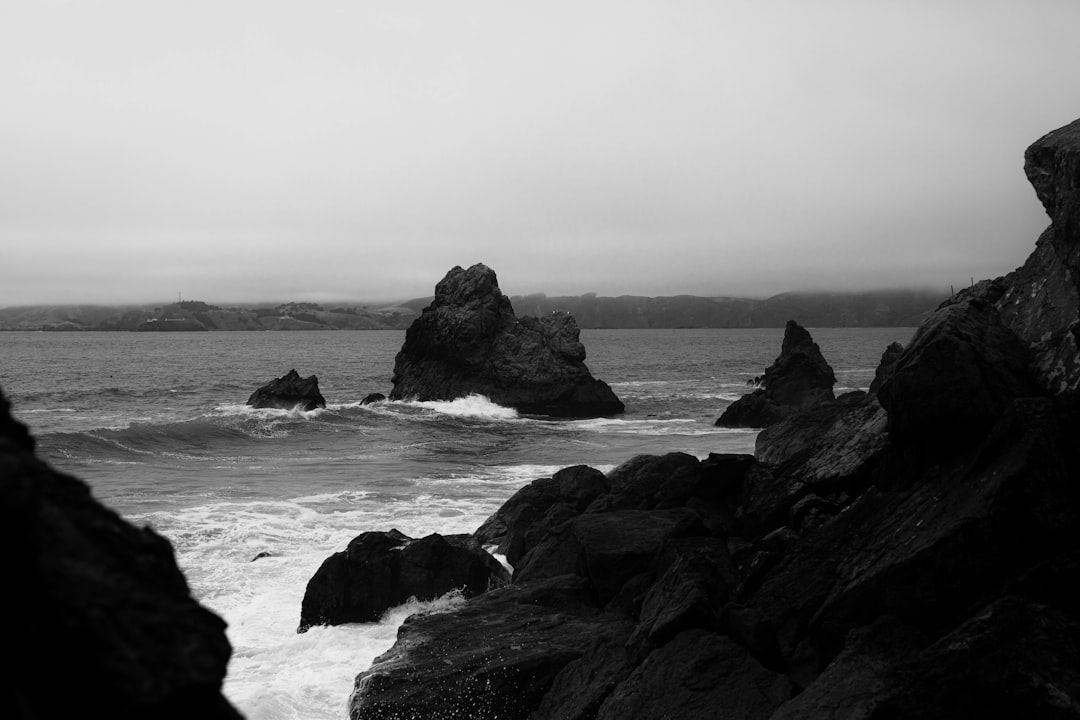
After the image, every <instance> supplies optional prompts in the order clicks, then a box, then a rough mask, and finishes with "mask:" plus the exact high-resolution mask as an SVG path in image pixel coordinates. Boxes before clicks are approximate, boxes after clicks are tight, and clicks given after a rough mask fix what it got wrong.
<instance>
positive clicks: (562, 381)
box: [390, 264, 625, 417]
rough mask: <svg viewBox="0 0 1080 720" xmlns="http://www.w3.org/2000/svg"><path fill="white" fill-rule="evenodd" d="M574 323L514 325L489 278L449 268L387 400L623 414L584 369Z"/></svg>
mask: <svg viewBox="0 0 1080 720" xmlns="http://www.w3.org/2000/svg"><path fill="white" fill-rule="evenodd" d="M578 335H579V330H578V326H577V323H576V322H575V321H574V318H573V317H572V316H570V315H569V314H566V313H561V314H553V315H551V316H548V317H545V318H534V317H521V318H518V317H515V315H514V310H513V307H512V306H511V304H510V299H509V298H507V297H506V296H505V295H503V294H502V292H501V291H500V290H499V285H498V281H497V279H496V277H495V272H494V271H493V270H491V269H490V268H488V267H486V266H485V265H482V264H476V265H473V266H472V267H470V268H469V269H468V270H463V269H461V268H460V267H455V268H453V269H452V270H450V272H448V273H447V274H446V277H444V278H443V279H442V280H441V281H440V282H439V283H438V284H437V285H436V286H435V299H434V300H433V301H432V302H431V304H430V305H428V306H427V307H426V308H424V311H423V312H422V313H421V315H420V317H419V318H417V319H416V320H415V321H413V324H412V325H411V326H409V329H408V331H407V332H406V334H405V343H404V345H402V348H401V351H400V352H399V353H398V355H397V358H396V359H395V361H394V376H393V384H394V387H393V390H391V392H390V399H392V400H405V399H416V400H453V399H456V398H461V397H466V396H468V395H472V394H478V395H483V396H485V397H487V398H488V399H489V400H491V401H492V402H494V403H497V404H499V405H504V406H507V407H512V408H515V409H517V410H519V411H521V412H525V413H532V414H539V415H552V416H559V417H594V416H603V415H612V414H617V413H621V412H623V410H624V409H625V408H624V406H623V404H622V402H621V401H620V400H619V399H618V398H617V397H616V396H615V393H614V392H612V390H611V388H610V387H608V385H607V383H605V382H603V381H601V380H597V379H595V378H594V377H593V376H592V374H591V373H590V372H589V369H588V368H587V367H586V366H585V346H584V345H582V344H581V341H580V340H579V339H578Z"/></svg>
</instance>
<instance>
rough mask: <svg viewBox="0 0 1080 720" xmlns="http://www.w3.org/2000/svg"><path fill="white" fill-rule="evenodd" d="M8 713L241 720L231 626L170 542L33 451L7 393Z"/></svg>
mask: <svg viewBox="0 0 1080 720" xmlns="http://www.w3.org/2000/svg"><path fill="white" fill-rule="evenodd" d="M0 545H2V546H3V547H4V548H5V549H6V554H7V558H8V560H7V562H5V564H4V591H3V592H2V593H0V613H2V615H3V617H4V618H6V619H7V621H8V622H7V627H6V628H5V630H4V642H3V645H2V647H3V649H2V650H0V658H2V660H3V665H4V668H5V669H4V681H3V687H4V701H3V704H4V708H5V710H4V712H3V713H2V714H3V715H4V717H12V718H19V719H22V718H27V719H30V718H57V717H83V716H88V717H110V718H125V719H131V720H134V719H135V718H146V717H155V718H166V719H175V720H180V719H181V718H184V719H186V718H193V717H199V718H211V719H214V718H216V719H220V720H238V719H239V718H240V715H239V713H237V712H236V710H235V709H234V708H233V707H232V706H231V705H230V704H229V702H228V701H227V700H226V699H225V697H224V696H223V695H222V693H221V685H222V681H223V679H224V677H225V670H226V663H227V662H228V660H229V656H230V655H231V653H232V648H231V646H230V645H229V641H228V639H227V637H226V635H225V623H224V621H223V620H221V618H219V617H218V616H217V615H214V614H213V613H211V612H210V611H209V610H207V609H205V608H203V607H202V606H201V605H199V603H198V602H196V601H195V599H194V598H193V597H192V595H191V592H190V590H189V588H188V585H187V581H186V580H185V578H184V575H183V574H182V573H181V571H180V569H179V567H178V566H177V564H176V559H175V557H174V555H173V550H172V546H171V545H170V544H169V542H168V541H167V540H166V539H165V538H163V537H161V536H160V535H158V534H157V533H155V532H154V531H152V530H150V529H148V528H142V529H140V528H136V527H134V526H133V525H131V524H129V523H128V522H126V521H125V520H123V519H122V518H121V517H120V516H118V515H117V514H115V513H114V512H112V511H111V510H109V509H108V508H106V507H104V506H102V505H101V504H100V503H98V502H97V501H96V500H95V499H94V498H93V497H92V496H91V494H90V489H89V488H88V487H87V486H86V484H84V483H83V482H82V481H80V480H78V479H76V478H74V477H71V476H69V475H65V474H63V473H60V472H57V471H56V470H54V469H52V468H51V467H50V466H49V465H48V464H46V463H45V462H42V461H41V460H39V459H38V458H37V457H35V456H34V454H33V442H32V440H31V439H30V436H29V435H28V433H27V432H26V429H25V427H23V426H22V425H21V424H20V423H18V422H16V421H15V420H13V419H12V418H11V417H10V415H9V414H8V403H7V400H6V399H4V397H3V395H2V393H0Z"/></svg>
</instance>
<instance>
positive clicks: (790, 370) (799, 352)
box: [716, 320, 836, 428]
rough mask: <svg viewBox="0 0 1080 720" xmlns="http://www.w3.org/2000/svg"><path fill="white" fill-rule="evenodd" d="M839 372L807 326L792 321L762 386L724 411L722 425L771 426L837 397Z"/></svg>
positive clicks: (719, 421) (767, 369)
mask: <svg viewBox="0 0 1080 720" xmlns="http://www.w3.org/2000/svg"><path fill="white" fill-rule="evenodd" d="M835 384H836V375H835V374H833V369H832V368H831V367H829V363H827V362H825V358H824V357H823V356H822V355H821V348H819V347H818V345H817V343H816V342H814V340H813V338H811V337H810V333H809V332H807V331H806V328H804V327H802V326H801V325H799V324H798V323H797V322H795V321H794V320H789V321H788V323H787V326H785V328H784V341H783V343H782V345H781V347H780V355H779V356H778V357H777V358H776V360H775V361H774V362H773V364H772V365H770V366H769V367H767V368H766V369H765V375H764V376H763V377H762V380H761V387H760V388H758V389H757V390H754V391H753V392H752V393H749V394H747V395H743V396H742V397H741V398H739V399H738V400H736V401H735V402H733V403H731V405H729V406H728V407H727V409H725V410H724V413H723V414H722V415H721V416H720V419H719V420H717V421H716V424H717V425H719V426H722V427H758V428H760V427H768V426H769V425H772V424H773V423H776V422H779V421H781V420H783V419H784V418H785V417H787V416H788V415H791V414H792V413H794V412H797V411H799V410H802V409H803V408H806V407H810V406H811V405H816V404H818V403H822V402H828V401H831V400H833V399H835V396H834V395H833V385H835Z"/></svg>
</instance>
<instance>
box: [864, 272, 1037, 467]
mask: <svg viewBox="0 0 1080 720" xmlns="http://www.w3.org/2000/svg"><path fill="white" fill-rule="evenodd" d="M1000 292H1001V288H1000V287H998V286H997V284H994V283H990V284H985V285H981V286H979V287H978V288H977V289H976V290H975V291H973V292H968V293H963V294H961V295H959V296H957V297H956V298H954V299H953V300H950V301H947V302H946V303H945V304H943V305H942V306H941V307H940V308H938V310H937V311H936V312H935V313H934V314H933V315H931V316H930V318H929V319H928V320H927V322H926V323H925V324H924V325H923V326H922V327H920V328H919V330H918V331H917V332H916V333H915V337H914V338H912V340H911V343H909V344H908V347H907V348H906V349H905V350H904V351H903V352H902V353H901V354H900V356H899V357H898V358H897V359H896V362H895V364H894V365H893V368H892V372H891V373H890V374H889V376H888V377H887V378H886V379H885V380H884V382H882V384H881V388H880V389H879V390H878V399H879V400H880V401H881V405H882V407H884V408H885V410H886V411H888V413H889V432H890V434H892V435H893V436H904V437H905V438H908V439H910V440H911V441H912V442H916V441H917V442H919V443H921V444H922V445H924V446H932V445H936V444H939V443H946V444H956V443H957V442H958V441H959V440H962V439H966V438H979V437H982V436H983V435H985V433H986V431H987V430H988V429H989V428H990V426H991V425H993V423H994V422H995V421H996V419H997V418H998V417H1000V416H1001V413H1002V412H1003V411H1004V410H1005V408H1006V407H1007V406H1008V405H1009V403H1011V402H1012V401H1013V400H1015V399H1016V398H1020V397H1027V396H1030V395H1035V394H1038V393H1039V392H1040V391H1039V388H1038V386H1037V385H1036V383H1035V381H1034V379H1033V377H1032V374H1031V371H1030V369H1029V357H1030V354H1029V351H1028V348H1027V347H1026V346H1025V344H1024V343H1023V341H1022V340H1021V339H1020V338H1019V337H1018V336H1017V335H1016V334H1015V333H1014V332H1013V331H1011V330H1010V329H1008V328H1007V327H1006V326H1005V325H1004V324H1003V323H1002V322H1001V320H1000V317H999V315H998V311H997V308H996V307H995V306H994V300H995V298H996V297H997V296H999V295H1000Z"/></svg>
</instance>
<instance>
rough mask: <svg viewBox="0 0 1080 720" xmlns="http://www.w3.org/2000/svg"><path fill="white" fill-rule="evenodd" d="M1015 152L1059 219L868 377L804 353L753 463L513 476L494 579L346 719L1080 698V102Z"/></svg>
mask: <svg viewBox="0 0 1080 720" xmlns="http://www.w3.org/2000/svg"><path fill="white" fill-rule="evenodd" d="M1027 168H1028V174H1029V177H1031V178H1032V183H1033V185H1035V187H1036V191H1037V193H1038V194H1039V197H1040V198H1041V199H1042V200H1043V202H1044V204H1045V205H1046V207H1047V211H1048V214H1049V215H1050V217H1051V220H1052V225H1051V228H1050V229H1049V230H1048V231H1047V232H1046V233H1044V234H1043V237H1042V238H1041V239H1040V240H1039V244H1038V246H1037V248H1036V252H1035V253H1034V254H1033V259H1032V260H1029V262H1028V263H1027V264H1026V265H1025V266H1024V268H1021V269H1020V270H1018V271H1017V272H1015V273H1012V274H1010V275H1009V276H1007V277H1005V278H999V279H997V280H995V281H988V282H984V283H980V284H978V285H976V286H974V287H972V288H970V289H968V290H965V291H963V292H962V293H959V294H958V295H957V296H956V297H954V298H952V299H950V300H949V301H947V302H945V303H944V304H943V305H942V306H941V307H939V308H938V310H937V311H935V312H934V313H933V314H932V315H931V316H930V317H929V318H928V320H927V321H926V322H925V323H924V325H923V326H922V327H921V328H920V330H919V331H918V333H917V334H916V336H915V338H913V340H912V342H911V343H910V344H909V345H908V347H906V348H899V347H897V348H889V349H888V350H887V351H886V352H885V353H883V360H882V366H881V368H880V372H879V373H878V377H877V378H875V383H874V386H873V388H872V390H871V391H870V392H865V393H853V394H849V395H845V396H841V397H840V398H833V397H831V383H827V384H828V391H827V392H826V391H825V387H824V386H825V384H826V383H825V382H824V380H827V379H828V377H827V376H826V375H825V374H824V373H823V372H820V373H817V377H818V378H819V380H822V381H821V382H818V383H816V384H811V385H806V384H805V383H804V384H803V387H804V389H805V388H806V387H810V388H817V390H816V391H815V392H817V395H816V396H815V395H814V393H811V394H810V396H809V397H810V398H812V399H808V401H807V402H805V403H801V401H800V403H798V404H799V407H794V408H792V409H791V411H790V412H785V413H783V414H782V417H779V418H776V419H775V420H774V421H772V422H776V423H779V424H776V425H774V426H773V428H770V429H769V430H767V431H764V432H762V434H761V435H760V436H759V443H758V447H757V450H756V457H752V456H745V455H743V456H736V455H712V456H710V457H708V458H706V459H703V460H699V459H697V458H693V457H689V456H685V455H683V454H680V453H671V454H670V455H662V456H642V457H637V458H631V459H629V460H627V462H626V463H624V464H623V465H622V466H620V467H618V468H616V469H614V470H613V471H611V472H610V473H607V474H606V476H604V478H603V479H601V478H599V477H597V475H596V474H595V472H589V471H588V470H587V469H583V468H581V467H577V468H574V469H573V470H572V471H571V470H570V469H568V470H567V471H564V474H563V475H562V476H560V478H559V480H558V481H556V480H555V478H545V479H541V480H538V481H537V482H536V483H535V487H533V486H530V487H532V489H531V490H530V489H528V488H526V489H523V490H522V491H521V492H519V493H518V494H517V495H515V497H514V498H511V500H510V501H508V503H507V504H506V505H505V506H504V507H503V508H502V509H500V510H499V511H498V512H497V513H495V515H493V516H492V519H491V520H489V521H488V523H485V526H484V528H483V529H482V530H481V531H478V536H482V538H483V541H484V542H485V543H491V544H496V545H498V546H500V547H505V548H507V549H508V550H509V549H510V548H513V554H514V556H515V559H516V562H515V563H514V566H515V573H514V575H513V577H512V580H511V584H510V585H509V586H507V587H505V588H503V589H500V590H497V591H494V592H489V593H486V594H483V595H480V596H479V597H477V598H474V599H472V600H469V601H468V602H466V603H465V604H464V605H463V606H462V607H460V608H458V609H455V610H453V611H451V612H448V613H445V614H443V615H439V616H437V618H436V617H424V618H417V619H415V620H411V621H409V622H407V623H406V624H405V625H404V626H403V627H402V629H401V632H400V634H399V638H398V642H397V644H396V645H395V647H394V648H393V649H392V650H391V651H390V652H388V653H387V654H386V655H384V656H383V657H382V658H379V659H377V660H376V661H375V663H374V665H373V666H372V667H371V668H370V669H369V670H367V671H365V672H363V673H361V674H360V675H359V676H358V679H357V685H356V689H355V692H354V694H353V697H352V701H351V716H352V717H353V718H403V717H412V716H414V715H410V713H414V714H415V713H416V712H418V711H420V710H423V712H420V715H422V716H426V717H446V718H451V717H471V718H495V717H499V718H530V719H531V720H544V719H546V718H552V719H554V718H559V719H560V720H567V719H570V720H573V719H580V720H586V719H589V720H593V719H595V718H605V719H606V718H616V717H631V716H632V717H642V718H652V717H656V718H660V717H664V718H700V717H711V716H716V715H717V713H718V712H721V711H722V712H723V715H722V716H723V717H737V718H776V719H780V718H785V719H786V718H795V717H798V718H810V719H816V718H822V719H825V718H829V719H832V718H835V717H837V713H838V711H839V710H841V709H842V711H843V714H844V716H845V717H851V718H884V717H889V718H912V719H915V718H925V717H958V716H962V715H968V714H979V715H987V716H1001V715H1002V714H1004V715H1009V716H1013V717H1052V718H1076V717H1080V673H1078V672H1077V667H1080V663H1078V657H1077V655H1078V648H1080V609H1078V608H1080V603H1078V602H1077V600H1078V597H1077V596H1076V591H1075V590H1072V589H1070V588H1073V587H1074V586H1075V583H1072V582H1070V581H1069V579H1070V578H1071V577H1072V576H1073V575H1075V573H1076V568H1077V559H1078V558H1080V531H1078V530H1077V528H1078V527H1080V523H1078V519H1080V514H1078V513H1080V486H1078V485H1077V483H1076V478H1077V477H1080V446H1078V445H1077V443H1076V442H1075V439H1076V437H1080V400H1078V396H1077V393H1076V392H1075V391H1074V388H1075V382H1076V373H1075V367H1076V351H1075V345H1073V343H1074V342H1075V339H1076V334H1075V328H1076V322H1077V318H1076V312H1075V305H1069V304H1068V303H1069V298H1070V297H1073V295H1072V294H1071V293H1075V289H1076V286H1075V283H1076V279H1077V278H1078V277H1080V275H1077V274H1076V269H1077V267H1078V266H1077V265H1076V262H1077V250H1076V248H1077V243H1078V233H1080V191H1077V190H1076V188H1078V187H1080V123H1077V124H1074V125H1072V126H1069V127H1068V128H1065V129H1063V130H1062V131H1056V132H1055V133H1051V134H1050V135H1048V136H1047V137H1046V138H1043V139H1041V140H1040V141H1038V142H1037V143H1036V144H1035V145H1033V146H1032V149H1030V150H1029V151H1028V166H1027ZM1039 273H1042V274H1041V275H1040V274H1039ZM1046 273H1049V275H1047V274H1046ZM1044 280H1045V282H1044ZM1051 297H1054V298H1063V300H1062V302H1061V303H1057V302H1056V301H1055V302H1053V303H1051V302H1050V301H1048V300H1047V298H1051ZM1040 308H1042V309H1044V310H1045V312H1044V311H1043V310H1041V309H1040ZM769 384H770V383H769V382H766V383H765V385H766V387H765V388H764V389H763V391H762V393H761V394H762V395H764V393H766V392H768V390H769ZM798 385H799V384H798V383H796V384H795V386H798ZM773 389H774V390H775V389H776V385H775V384H774V385H773ZM781 397H782V398H787V399H789V400H790V398H791V397H792V396H791V395H788V394H786V393H778V394H777V395H776V396H774V398H773V402H774V404H777V400H776V398H781ZM789 404H791V403H789ZM766 424H768V423H766ZM605 481H606V482H605ZM508 624H509V625H508ZM477 628H481V629H482V630H480V631H479V632H478V631H476V630H475V629H477ZM470 629H472V630H473V631H472V632H470ZM525 630H528V632H529V633H530V634H528V635H523V634H521V633H523V632H524V631H525ZM534 631H535V632H534ZM526 649H527V650H526ZM508 652H509V653H510V654H508ZM496 678H499V679H498V680H496ZM505 678H510V679H511V680H504V679H505ZM481 687H482V688H483V692H482V693H479V696H482V697H483V702H482V703H480V704H478V701H477V700H476V699H475V698H476V697H478V695H477V693H475V692H474V691H475V690H477V689H478V688H481ZM455 688H456V689H455ZM461 688H464V690H461Z"/></svg>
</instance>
